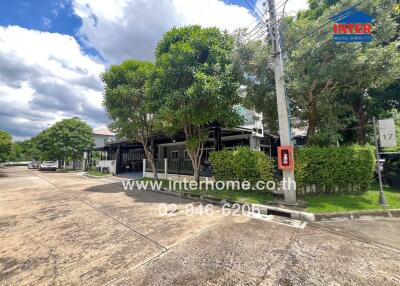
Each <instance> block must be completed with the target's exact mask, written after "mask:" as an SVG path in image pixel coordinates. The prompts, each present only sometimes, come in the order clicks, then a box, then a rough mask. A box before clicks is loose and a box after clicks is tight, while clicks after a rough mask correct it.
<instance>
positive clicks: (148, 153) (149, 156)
mask: <svg viewBox="0 0 400 286" xmlns="http://www.w3.org/2000/svg"><path fill="white" fill-rule="evenodd" d="M138 139H139V140H138V141H139V142H140V143H142V145H143V150H144V154H145V155H146V159H147V160H149V161H150V165H151V170H152V171H153V177H154V180H156V181H157V180H158V174H157V168H156V164H155V162H154V156H153V152H152V151H151V150H150V149H149V146H147V137H145V136H143V135H141V136H139V138H138ZM143 168H146V166H143Z"/></svg>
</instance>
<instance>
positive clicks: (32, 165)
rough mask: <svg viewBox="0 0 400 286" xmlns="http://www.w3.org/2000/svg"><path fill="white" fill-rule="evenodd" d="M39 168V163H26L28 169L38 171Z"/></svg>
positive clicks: (33, 161) (34, 161)
mask: <svg viewBox="0 0 400 286" xmlns="http://www.w3.org/2000/svg"><path fill="white" fill-rule="evenodd" d="M39 166H40V161H36V160H32V161H31V162H29V163H28V169H38V168H39Z"/></svg>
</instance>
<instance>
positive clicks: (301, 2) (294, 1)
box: [256, 0, 308, 17]
mask: <svg viewBox="0 0 400 286" xmlns="http://www.w3.org/2000/svg"><path fill="white" fill-rule="evenodd" d="M264 2H265V0H257V2H256V6H257V8H258V10H257V11H259V12H263V13H264V7H263V3H264ZM266 8H267V10H268V5H267V6H266ZM307 8H308V0H275V9H276V11H277V13H278V17H280V16H282V12H283V9H285V11H284V12H285V15H291V16H294V15H295V14H296V13H297V12H298V11H299V10H306V9H307Z"/></svg>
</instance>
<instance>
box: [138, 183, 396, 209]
mask: <svg viewBox="0 0 400 286" xmlns="http://www.w3.org/2000/svg"><path fill="white" fill-rule="evenodd" d="M142 180H153V179H152V178H142ZM160 181H162V182H163V184H162V186H163V187H168V186H169V180H165V179H160ZM177 186H178V185H177ZM175 190H176V191H185V192H190V193H194V194H203V195H207V196H209V197H213V198H217V199H221V200H222V199H226V200H230V201H236V202H241V203H248V204H268V203H273V201H274V200H276V197H274V196H273V195H272V194H271V193H267V192H261V191H252V190H248V191H247V190H246V191H244V190H238V191H234V190H205V189H198V190H190V191H189V190H180V189H179V188H175ZM384 191H385V197H386V200H387V203H388V204H389V208H392V209H396V208H400V190H396V189H394V188H391V187H389V186H384ZM300 199H301V200H304V201H305V202H306V205H307V207H306V209H305V211H308V212H312V213H327V212H342V211H356V210H381V209H383V207H382V206H380V205H379V204H378V199H379V185H378V184H377V183H376V182H374V183H372V184H371V187H370V190H369V191H367V192H365V193H361V194H347V195H346V194H324V195H314V196H307V197H301V198H300Z"/></svg>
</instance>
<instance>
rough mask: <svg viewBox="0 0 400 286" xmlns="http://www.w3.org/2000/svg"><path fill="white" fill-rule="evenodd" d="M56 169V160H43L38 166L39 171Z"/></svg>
mask: <svg viewBox="0 0 400 286" xmlns="http://www.w3.org/2000/svg"><path fill="white" fill-rule="evenodd" d="M55 170H57V162H55V161H43V162H42V163H41V164H40V166H39V171H55Z"/></svg>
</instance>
